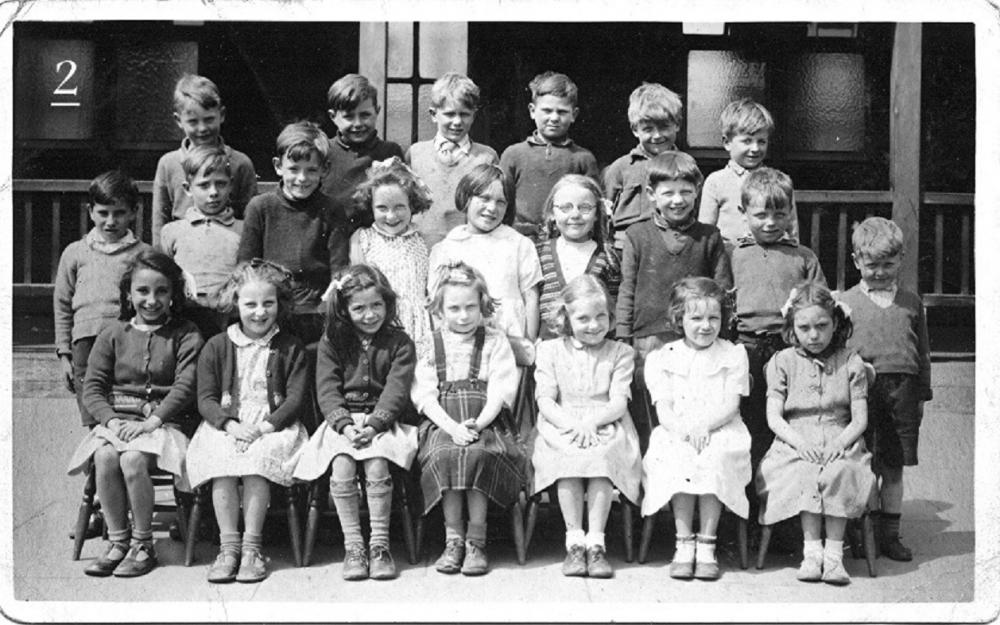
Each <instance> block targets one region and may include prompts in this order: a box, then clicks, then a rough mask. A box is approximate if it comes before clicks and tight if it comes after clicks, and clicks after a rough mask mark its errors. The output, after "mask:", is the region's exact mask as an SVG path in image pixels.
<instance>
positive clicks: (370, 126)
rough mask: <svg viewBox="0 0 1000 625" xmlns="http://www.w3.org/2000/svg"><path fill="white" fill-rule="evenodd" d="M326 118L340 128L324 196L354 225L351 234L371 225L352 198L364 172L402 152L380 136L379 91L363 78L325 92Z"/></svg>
mask: <svg viewBox="0 0 1000 625" xmlns="http://www.w3.org/2000/svg"><path fill="white" fill-rule="evenodd" d="M326 101H327V104H328V105H329V107H330V108H329V109H328V110H327V114H328V115H329V116H330V120H331V121H332V122H333V125H334V126H336V127H337V136H335V137H333V138H332V139H330V153H329V160H330V168H329V170H328V171H327V173H326V176H325V177H324V178H323V187H322V191H323V193H324V194H325V195H326V196H328V197H330V198H332V199H333V202H334V204H335V205H337V206H338V207H339V208H341V209H342V210H343V211H344V213H345V214H346V215H347V217H348V219H349V220H350V222H351V230H357V229H358V228H363V227H368V226H370V225H371V215H369V214H367V213H365V212H361V213H355V206H354V200H353V195H354V191H355V189H357V186H358V184H360V183H361V182H364V180H365V172H367V171H368V168H369V167H371V164H372V162H374V161H384V160H385V159H387V158H392V157H393V156H398V157H399V158H403V149H402V148H400V147H399V145H398V144H396V143H393V142H392V141H383V140H382V139H380V138H379V136H378V129H377V128H376V123H377V122H378V114H379V110H380V109H379V105H378V88H377V87H375V86H374V85H372V84H371V83H370V82H368V79H367V78H365V77H364V76H361V75H360V74H347V75H345V76H342V77H341V78H339V79H337V81H336V82H334V83H333V84H332V85H330V89H329V90H327V92H326Z"/></svg>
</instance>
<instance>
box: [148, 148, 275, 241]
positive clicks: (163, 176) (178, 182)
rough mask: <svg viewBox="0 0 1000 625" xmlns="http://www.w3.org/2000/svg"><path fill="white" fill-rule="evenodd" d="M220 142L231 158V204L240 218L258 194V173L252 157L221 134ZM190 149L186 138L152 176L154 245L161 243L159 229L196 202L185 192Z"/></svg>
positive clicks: (163, 158)
mask: <svg viewBox="0 0 1000 625" xmlns="http://www.w3.org/2000/svg"><path fill="white" fill-rule="evenodd" d="M219 144H220V145H222V147H223V148H224V149H225V150H226V155H227V156H228V157H229V173H230V174H232V177H233V180H232V186H231V187H230V190H229V204H230V205H231V206H232V207H233V210H234V211H235V213H236V216H237V217H242V216H243V211H244V209H245V208H246V205H247V203H249V202H250V198H252V197H253V196H255V195H257V174H256V172H255V171H254V168H253V162H252V161H251V160H250V157H249V156H247V155H246V154H244V153H243V152H240V151H239V150H234V149H233V148H231V147H229V146H228V145H226V144H225V143H224V142H223V141H222V137H219ZM190 149H191V141H190V140H189V139H187V138H185V139H184V140H183V141H182V142H181V147H179V148H177V149H176V150H174V151H172V152H167V153H166V154H164V155H163V156H161V157H160V160H159V162H158V163H157V164H156V177H154V178H153V245H154V246H157V247H159V245H160V231H161V230H163V226H164V225H165V224H167V223H168V222H170V221H173V220H174V219H180V218H182V217H184V215H186V214H187V210H188V209H189V208H190V207H191V206H193V205H194V202H193V201H192V200H191V197H190V196H189V195H188V194H187V193H185V192H184V183H185V182H187V176H185V175H184V157H185V156H187V153H188V151H189V150H190Z"/></svg>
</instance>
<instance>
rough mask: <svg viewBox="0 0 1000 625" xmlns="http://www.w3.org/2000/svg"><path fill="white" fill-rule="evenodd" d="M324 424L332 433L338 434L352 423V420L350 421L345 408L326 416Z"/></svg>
mask: <svg viewBox="0 0 1000 625" xmlns="http://www.w3.org/2000/svg"><path fill="white" fill-rule="evenodd" d="M326 422H327V423H329V424H330V426H331V427H332V428H333V431H334V432H336V433H338V434H340V433H341V432H343V431H344V428H346V427H347V426H349V425H350V424H351V423H352V422H353V419H351V413H350V411H348V410H347V408H337V409H336V410H334V411H333V412H331V413H330V414H328V415H327V416H326Z"/></svg>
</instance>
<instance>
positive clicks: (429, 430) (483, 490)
mask: <svg viewBox="0 0 1000 625" xmlns="http://www.w3.org/2000/svg"><path fill="white" fill-rule="evenodd" d="M436 278H437V280H436V283H437V288H436V289H435V292H434V297H433V298H432V301H431V310H432V312H433V313H434V314H435V315H436V316H438V317H439V318H440V321H441V326H442V327H441V329H440V330H438V331H436V332H435V333H434V336H433V338H434V350H433V352H432V353H431V354H428V355H427V356H426V357H422V358H421V359H420V361H419V362H418V364H417V371H416V377H415V380H414V384H413V392H412V397H413V403H414V405H415V406H416V408H417V410H418V411H420V412H421V413H422V414H423V415H424V416H425V417H426V419H425V420H424V421H423V422H422V423H421V424H420V450H419V452H418V454H417V459H418V461H419V462H420V469H421V477H420V486H421V490H422V491H423V496H424V514H426V513H427V512H429V511H430V510H431V509H432V508H433V507H434V506H435V505H436V504H437V502H438V501H439V500H442V506H443V511H444V523H445V549H444V553H443V554H442V555H441V557H440V558H438V560H437V562H436V564H435V568H436V569H437V570H438V571H439V572H441V573H458V572H459V571H461V572H462V573H463V574H465V575H482V574H484V573H486V571H487V570H488V568H489V565H488V562H487V558H486V551H485V548H486V505H487V501H488V500H490V499H492V500H493V501H494V502H495V503H496V504H498V505H500V506H504V507H506V506H509V505H511V504H512V503H514V502H515V501H516V500H517V497H518V495H519V493H520V491H521V489H522V488H523V487H524V485H525V474H526V464H527V461H526V455H525V451H524V448H523V445H522V444H521V442H520V440H519V438H518V436H517V430H516V428H515V427H514V425H513V423H512V419H511V416H510V412H509V408H510V406H511V404H512V403H513V401H514V396H515V395H516V394H517V386H518V384H517V380H518V374H517V366H516V364H515V361H514V353H513V351H512V350H511V347H510V343H509V342H508V340H507V338H506V336H505V335H504V334H503V333H502V332H500V331H498V330H495V329H493V328H486V327H484V325H483V321H484V317H489V316H490V315H492V314H493V299H492V298H491V297H490V295H489V293H488V292H487V290H486V281H485V280H484V279H483V276H482V274H480V273H479V272H478V271H476V270H475V269H473V268H472V267H470V266H469V265H466V264H465V263H462V262H458V263H454V264H451V265H445V266H443V267H441V268H440V269H439V272H438V275H437V276H436ZM463 492H464V495H463ZM463 503H466V504H467V505H468V508H469V523H468V527H467V528H466V526H465V524H464V523H463V522H462V504H463Z"/></svg>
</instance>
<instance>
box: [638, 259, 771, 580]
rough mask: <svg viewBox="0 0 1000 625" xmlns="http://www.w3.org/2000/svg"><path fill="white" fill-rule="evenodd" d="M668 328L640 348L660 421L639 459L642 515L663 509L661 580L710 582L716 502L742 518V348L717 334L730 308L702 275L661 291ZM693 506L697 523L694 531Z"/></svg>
mask: <svg viewBox="0 0 1000 625" xmlns="http://www.w3.org/2000/svg"><path fill="white" fill-rule="evenodd" d="M668 310H669V313H670V321H671V325H672V326H673V327H674V329H675V330H676V331H678V332H679V331H683V335H684V338H683V339H681V340H678V341H673V342H670V343H667V344H666V345H664V346H663V347H660V348H659V349H656V350H654V351H652V352H650V355H649V358H648V359H647V360H646V371H645V374H646V383H647V384H648V385H649V395H650V397H651V398H652V400H653V404H654V405H655V406H656V414H657V416H658V417H659V421H660V424H659V425H658V426H657V427H656V428H654V429H653V432H652V434H651V435H650V437H649V450H648V451H647V452H646V456H645V457H644V458H643V461H642V469H643V471H642V486H643V491H644V492H645V495H644V498H643V502H642V514H643V516H649V515H651V514H656V513H657V512H658V511H659V510H660V508H662V507H663V506H665V505H667V504H668V503H669V504H670V505H671V506H672V507H673V512H674V525H675V528H676V530H677V549H676V553H675V554H674V559H673V561H672V562H671V563H670V576H671V577H676V578H680V579H687V578H691V577H697V578H699V579H717V578H718V577H719V565H718V562H717V561H716V559H715V537H716V533H715V531H716V528H717V527H718V524H719V516H720V515H721V513H722V506H725V507H727V508H729V509H730V510H732V511H733V512H735V513H736V514H737V515H739V516H740V517H742V518H744V519H745V518H746V517H747V514H748V511H749V503H748V502H747V498H746V493H745V489H746V485H747V484H748V483H750V478H751V475H752V474H751V469H750V433H749V432H748V431H747V428H746V426H745V425H743V420H742V419H741V418H740V397H741V396H743V395H746V394H747V393H748V392H749V380H748V378H749V375H748V365H747V354H746V351H745V350H744V349H743V348H742V347H741V346H738V345H734V344H732V343H730V342H729V341H727V340H725V339H720V338H719V330H720V329H721V328H722V327H724V326H725V324H726V322H727V320H728V319H729V315H730V314H731V312H732V310H731V307H730V303H729V298H728V297H726V293H725V291H724V290H723V289H722V287H720V286H719V285H718V283H716V282H715V281H714V280H712V279H710V278H693V277H692V278H684V279H682V280H680V281H678V282H677V283H676V284H675V285H674V287H673V288H672V289H671V292H670V299H669V309H668ZM696 506H697V508H698V518H699V522H700V525H701V527H700V528H699V529H700V531H699V532H698V534H697V536H695V531H694V524H693V521H694V512H695V507H696Z"/></svg>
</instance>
